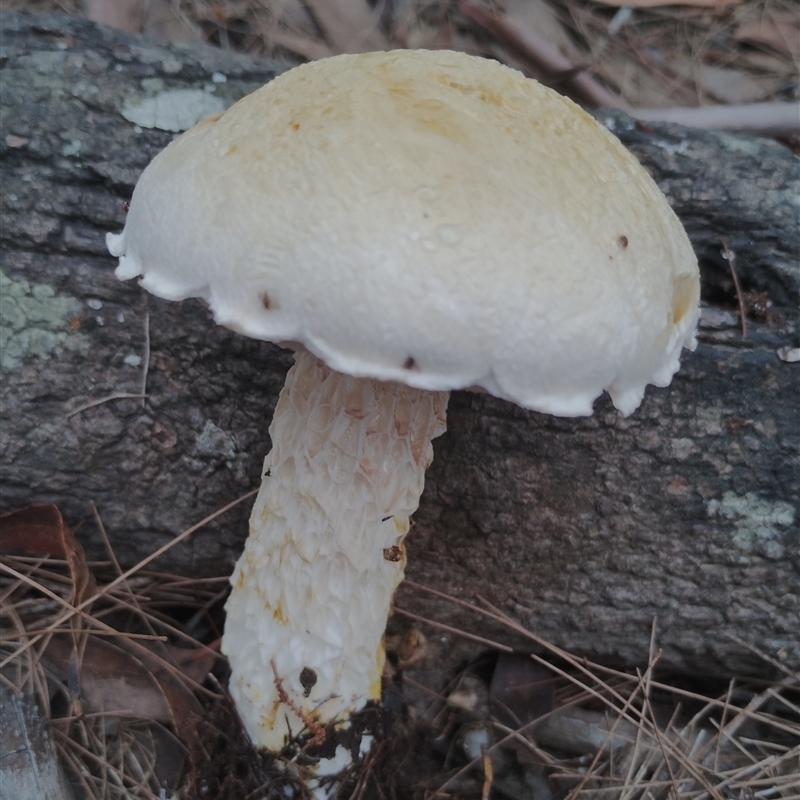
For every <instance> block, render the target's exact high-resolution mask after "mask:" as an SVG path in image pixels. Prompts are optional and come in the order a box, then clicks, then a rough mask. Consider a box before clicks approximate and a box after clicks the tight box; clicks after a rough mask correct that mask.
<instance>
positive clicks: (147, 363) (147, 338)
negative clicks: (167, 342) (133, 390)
mask: <svg viewBox="0 0 800 800" xmlns="http://www.w3.org/2000/svg"><path fill="white" fill-rule="evenodd" d="M149 369H150V313H149V312H145V315H144V357H143V358H142V408H144V407H145V401H146V400H147V372H148V370H149Z"/></svg>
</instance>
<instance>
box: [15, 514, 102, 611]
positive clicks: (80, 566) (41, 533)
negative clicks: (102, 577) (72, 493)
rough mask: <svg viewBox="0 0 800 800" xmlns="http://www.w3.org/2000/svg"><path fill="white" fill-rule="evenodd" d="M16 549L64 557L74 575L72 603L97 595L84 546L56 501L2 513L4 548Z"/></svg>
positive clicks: (28, 552)
mask: <svg viewBox="0 0 800 800" xmlns="http://www.w3.org/2000/svg"><path fill="white" fill-rule="evenodd" d="M13 550H18V551H22V552H24V553H27V554H29V555H34V556H46V555H51V556H56V557H57V558H63V559H64V560H65V561H66V562H67V564H68V565H69V569H70V573H71V576H72V583H73V592H72V597H71V598H70V603H72V605H79V604H80V603H82V602H83V601H84V600H85V599H86V598H87V597H91V596H92V595H93V594H94V591H95V582H94V576H93V575H92V574H91V573H90V572H89V567H88V566H87V564H86V556H85V555H84V552H83V548H82V547H81V545H80V542H78V540H77V539H76V538H75V537H74V536H73V534H72V531H70V529H69V528H68V527H67V526H66V524H65V522H64V519H63V517H62V516H61V512H60V511H59V510H58V508H57V507H56V506H54V505H53V504H52V503H38V504H36V505H32V506H27V507H26V508H21V509H18V510H17V511H9V512H8V513H7V514H3V515H2V516H0V551H4V552H9V551H13Z"/></svg>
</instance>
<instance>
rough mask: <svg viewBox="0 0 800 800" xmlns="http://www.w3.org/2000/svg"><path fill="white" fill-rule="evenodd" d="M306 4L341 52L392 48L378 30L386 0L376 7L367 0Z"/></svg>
mask: <svg viewBox="0 0 800 800" xmlns="http://www.w3.org/2000/svg"><path fill="white" fill-rule="evenodd" d="M304 3H305V5H306V6H307V7H308V9H309V10H310V11H311V13H312V14H313V15H314V19H315V20H316V21H317V25H319V27H320V28H321V29H322V30H323V31H324V33H325V38H326V39H327V40H328V43H329V44H330V45H331V47H332V48H333V49H334V50H335V51H336V52H337V53H366V52H368V51H370V50H386V49H388V47H389V43H388V42H387V41H386V38H385V37H384V36H383V34H381V32H380V31H379V30H378V21H379V19H380V13H381V9H382V8H383V3H379V4H378V5H377V6H376V7H375V9H372V8H370V7H369V5H368V4H367V2H366V0H304Z"/></svg>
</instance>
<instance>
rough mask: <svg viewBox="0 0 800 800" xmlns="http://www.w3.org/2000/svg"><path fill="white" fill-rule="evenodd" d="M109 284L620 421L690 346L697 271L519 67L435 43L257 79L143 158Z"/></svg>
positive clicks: (671, 221)
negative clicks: (605, 405)
mask: <svg viewBox="0 0 800 800" xmlns="http://www.w3.org/2000/svg"><path fill="white" fill-rule="evenodd" d="M109 249H110V250H111V252H112V253H113V254H114V255H117V256H120V265H119V267H118V269H117V275H118V277H120V278H123V279H124V278H133V277H135V276H138V275H141V276H142V280H141V283H142V285H143V286H144V288H146V289H148V290H149V291H151V292H153V293H154V294H156V295H159V296H161V297H164V298H167V299H172V300H179V299H183V298H187V297H201V298H203V299H205V300H206V301H207V302H208V304H209V306H210V307H211V309H212V310H213V313H214V316H215V319H216V320H217V322H219V323H220V324H222V325H226V326H228V327H230V328H233V329H234V330H237V331H240V332H241V333H244V334H246V335H248V336H252V337H255V338H259V339H266V340H271V341H294V342H299V343H302V344H303V345H304V346H305V347H306V348H307V349H308V350H310V351H311V352H312V353H314V354H315V355H317V356H318V357H319V358H321V359H323V360H324V361H325V362H326V363H327V364H328V365H329V366H330V367H332V368H333V369H335V370H338V371H340V372H344V373H348V374H350V375H355V376H365V377H366V376H368V377H372V378H377V379H380V380H394V381H402V382H405V383H407V384H409V385H412V386H415V387H417V388H421V389H431V390H449V389H457V388H463V387H470V386H480V387H483V388H484V389H486V390H488V391H489V392H491V393H492V394H494V395H496V396H498V397H503V398H506V399H508V400H512V401H513V402H515V403H518V404H519V405H521V406H525V407H527V408H532V409H536V410H539V411H544V412H548V413H551V414H556V415H560V416H572V415H588V414H591V412H592V403H593V401H594V399H595V398H596V397H597V396H598V395H599V394H600V393H601V392H602V391H603V390H608V391H609V392H610V394H611V397H612V399H613V401H614V403H615V405H616V406H617V407H618V408H619V409H620V410H621V411H622V412H623V413H626V414H628V413H630V412H632V411H633V410H634V409H635V408H636V407H637V406H638V405H639V403H640V402H641V399H642V396H643V394H644V388H645V385H646V384H647V383H654V384H656V385H661V386H663V385H666V384H668V383H669V381H670V380H671V378H672V375H673V373H674V372H675V371H676V370H677V368H678V358H679V354H680V350H681V348H682V346H684V345H685V346H690V347H693V346H694V330H695V326H696V322H697V318H698V314H699V310H698V302H699V279H698V270H697V263H696V259H695V257H694V254H693V252H692V248H691V246H690V244H689V240H688V238H687V236H686V234H685V232H684V230H683V228H682V227H681V225H680V223H679V221H678V219H677V217H676V216H675V214H674V213H673V212H672V210H671V209H670V207H669V205H668V204H667V202H666V200H665V199H664V197H663V196H662V194H661V193H660V191H659V190H658V188H657V187H656V185H655V183H654V182H653V181H652V180H651V178H650V177H649V176H648V175H647V174H646V173H645V171H644V170H643V169H642V167H641V166H640V165H639V164H638V162H637V161H636V160H635V159H634V157H633V156H632V155H630V153H628V152H627V151H626V150H625V149H624V148H623V146H622V145H621V144H620V142H619V141H618V140H617V139H616V138H614V137H613V136H612V135H611V134H610V133H608V132H607V131H606V130H605V129H604V128H603V127H602V126H601V125H599V124H598V123H597V122H595V120H593V119H592V118H591V117H589V116H588V115H587V114H586V113H584V112H583V111H582V110H581V109H580V108H578V107H577V106H576V105H575V104H573V103H572V102H570V101H569V100H567V99H565V98H563V97H561V96H560V95H558V94H557V93H555V92H553V91H551V90H549V89H547V88H545V87H543V86H541V85H540V84H538V83H536V82H535V81H533V80H529V79H527V78H525V77H523V76H522V75H521V74H520V73H518V72H515V71H514V70H511V69H508V68H506V67H503V66H500V65H498V64H496V63H494V62H491V61H487V60H484V59H480V58H475V57H472V56H468V55H465V54H462V53H454V52H447V51H437V52H426V51H402V50H397V51H392V52H390V53H368V54H362V55H343V56H337V57H335V58H331V59H326V60H324V61H318V62H314V63H311V64H307V65H304V66H301V67H298V68H296V69H293V70H291V71H290V72H287V73H285V74H283V75H281V76H280V77H278V78H276V79H275V80H273V81H272V82H270V83H269V84H267V85H266V86H264V87H263V88H262V89H260V90H258V91H257V92H255V93H254V94H251V95H249V96H248V97H245V98H244V99H243V100H241V101H239V102H238V103H236V104H235V105H234V106H232V107H231V108H230V109H229V110H228V111H226V112H225V113H224V114H222V115H221V116H219V117H215V118H212V119H209V120H206V121H205V122H202V123H200V124H199V125H197V126H196V127H195V128H193V129H192V130H190V131H188V132H187V133H185V134H184V135H183V136H181V137H180V138H179V139H177V140H176V141H175V142H173V143H172V144H171V145H170V146H169V147H168V148H167V149H166V150H165V151H164V152H163V153H161V154H160V155H159V156H158V157H157V158H156V159H155V160H154V161H153V162H152V164H151V165H150V166H149V167H148V168H147V170H146V171H145V173H144V175H143V176H142V178H141V180H140V181H139V183H138V185H137V187H136V190H135V192H134V195H133V200H132V203H131V208H130V212H129V214H128V218H127V223H126V226H125V230H124V231H123V233H122V234H120V235H119V236H109Z"/></svg>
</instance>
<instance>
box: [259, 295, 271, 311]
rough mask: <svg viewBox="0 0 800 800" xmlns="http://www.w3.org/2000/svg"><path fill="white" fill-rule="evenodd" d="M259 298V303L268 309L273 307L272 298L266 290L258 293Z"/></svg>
mask: <svg viewBox="0 0 800 800" xmlns="http://www.w3.org/2000/svg"><path fill="white" fill-rule="evenodd" d="M259 299H260V300H261V305H262V306H264V308H266V309H267V311H269V310H270V309H271V308H274V306H273V304H272V299H271V298H270V296H269V295H268V294H267V293H266V292H261V294H260V295H259Z"/></svg>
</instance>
